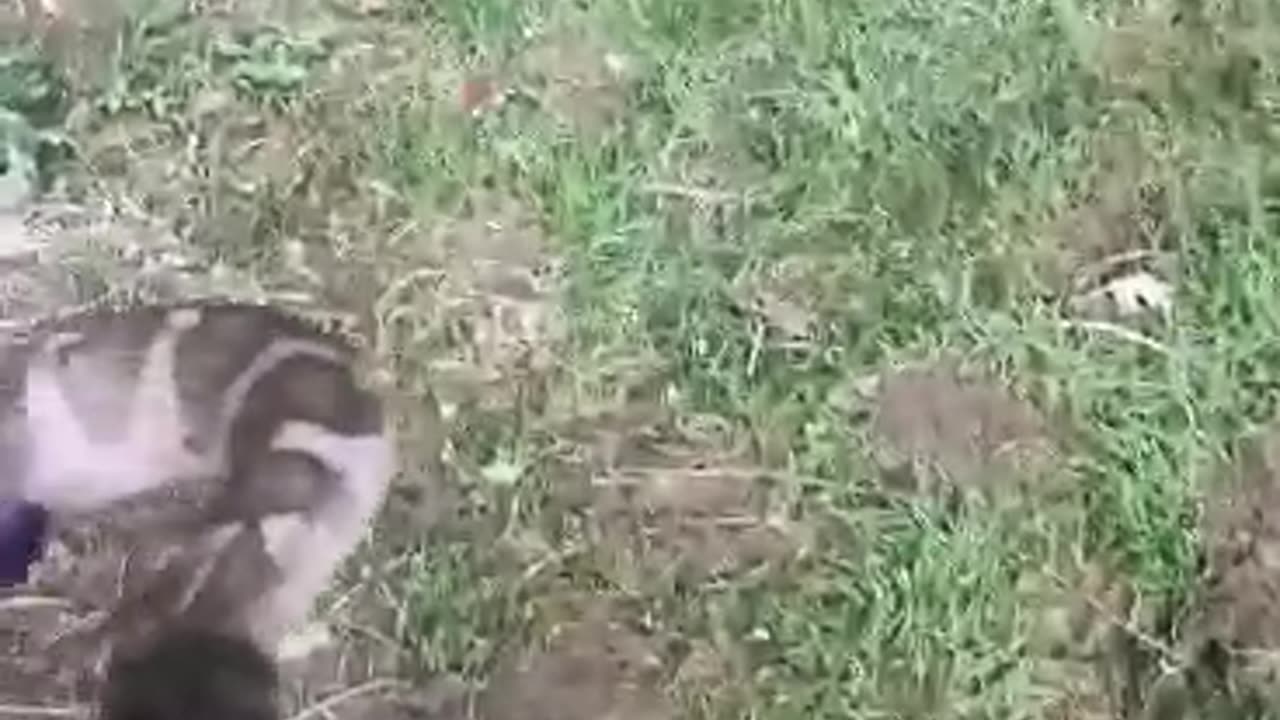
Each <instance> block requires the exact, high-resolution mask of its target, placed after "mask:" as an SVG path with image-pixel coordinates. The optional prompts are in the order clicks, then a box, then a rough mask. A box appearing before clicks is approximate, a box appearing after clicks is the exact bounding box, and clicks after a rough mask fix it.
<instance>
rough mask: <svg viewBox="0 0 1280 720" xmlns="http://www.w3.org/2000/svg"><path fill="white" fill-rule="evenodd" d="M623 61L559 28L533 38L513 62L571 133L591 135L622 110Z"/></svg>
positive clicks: (590, 39) (592, 39) (591, 39)
mask: <svg viewBox="0 0 1280 720" xmlns="http://www.w3.org/2000/svg"><path fill="white" fill-rule="evenodd" d="M628 63H629V60H628V59H627V57H626V55H624V54H623V53H621V52H619V51H617V50H613V49H610V47H609V44H608V43H606V42H604V41H603V40H602V39H601V38H599V37H596V36H594V35H592V34H587V35H586V36H584V35H583V33H582V32H581V31H570V30H560V31H557V32H551V33H548V34H546V35H545V36H543V37H540V38H538V39H537V40H536V41H535V42H534V44H533V46H532V47H531V48H529V49H528V50H526V51H525V52H524V54H523V55H522V56H521V58H520V60H519V66H520V71H521V74H522V75H523V76H525V77H527V78H528V79H529V81H530V83H531V84H532V86H533V87H532V91H533V93H534V95H535V96H536V97H537V98H538V99H539V101H540V102H541V103H542V105H543V106H544V107H545V108H546V109H547V110H548V111H549V112H551V113H552V114H553V115H554V116H555V117H556V118H558V119H559V120H560V121H561V122H563V123H565V124H566V125H568V126H569V127H571V128H573V129H574V130H575V131H577V132H580V133H585V134H596V133H599V132H601V131H604V130H607V129H608V128H610V127H612V126H613V125H614V124H616V123H617V122H618V121H619V120H621V119H622V118H623V116H624V114H625V113H626V108H627V93H628V92H629V87H628V86H629V80H628V75H629V74H630V73H629V71H630V68H629V67H628Z"/></svg>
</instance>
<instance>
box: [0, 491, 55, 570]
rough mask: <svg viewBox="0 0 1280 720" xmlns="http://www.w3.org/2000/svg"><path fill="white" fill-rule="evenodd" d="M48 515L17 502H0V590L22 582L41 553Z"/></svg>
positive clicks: (47, 527) (40, 509)
mask: <svg viewBox="0 0 1280 720" xmlns="http://www.w3.org/2000/svg"><path fill="white" fill-rule="evenodd" d="M48 529H49V513H48V511H47V510H45V509H44V508H43V507H40V506H39V505H34V504H32V503H28V502H23V501H21V500H0V587H3V586H9V585H16V584H19V583H23V582H26V580H27V573H28V570H29V569H30V567H31V565H32V564H33V563H34V562H35V561H36V560H38V559H39V558H40V555H41V554H42V553H43V552H44V543H45V533H46V532H47V531H48Z"/></svg>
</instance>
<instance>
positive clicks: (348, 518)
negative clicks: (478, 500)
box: [0, 303, 394, 651]
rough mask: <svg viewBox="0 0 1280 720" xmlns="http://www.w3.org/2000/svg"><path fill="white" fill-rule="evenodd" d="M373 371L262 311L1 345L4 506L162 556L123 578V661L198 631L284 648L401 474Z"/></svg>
mask: <svg viewBox="0 0 1280 720" xmlns="http://www.w3.org/2000/svg"><path fill="white" fill-rule="evenodd" d="M354 360H355V351H354V349H353V348H352V347H350V346H349V345H348V344H346V343H345V342H344V341H342V340H340V339H338V338H336V337H334V336H332V335H330V334H327V333H325V332H322V331H320V330H318V329H316V328H313V327H312V326H310V325H308V324H306V323H305V322H303V321H301V320H298V319H296V318H293V317H291V316H288V315H286V314H285V313H283V312H281V311H279V310H276V309H273V308H270V307H267V306H260V305H250V304H235V303H220V304H206V305H202V304H198V303H193V304H188V305H183V306H175V307H154V306H138V307H133V308H125V309H114V308H106V307H102V308H95V309H92V310H89V311H86V312H83V313H79V314H74V315H70V316H66V317H61V318H54V319H50V320H44V321H40V322H37V323H35V324H33V325H31V326H30V327H28V328H26V329H24V331H23V332H20V333H16V334H14V335H13V336H12V337H11V338H9V339H8V341H7V342H0V468H4V471H5V473H6V474H5V476H4V477H3V478H0V497H3V498H4V499H5V500H6V501H8V502H19V503H25V504H28V505H36V506H39V507H41V508H44V509H45V510H47V511H48V512H49V513H50V515H51V518H52V522H53V524H54V525H55V527H60V526H64V525H68V524H77V523H79V524H84V523H85V522H86V521H88V522H89V523H90V524H91V525H92V524H94V523H96V524H98V525H100V526H102V527H105V528H108V529H110V530H112V531H116V532H121V533H124V534H126V535H128V536H130V537H131V538H132V542H134V543H135V544H137V545H138V546H140V547H142V548H150V549H152V550H153V551H154V552H151V553H149V557H151V558H152V559H153V560H154V562H152V563H150V564H149V565H148V564H145V563H136V565H138V566H139V569H138V571H137V572H131V573H126V574H124V575H123V576H122V581H121V597H120V598H119V600H118V602H116V603H115V607H114V608H113V609H112V611H111V612H110V613H109V616H108V617H107V619H106V621H105V622H104V623H103V624H102V626H101V627H100V628H99V631H100V634H101V636H102V637H103V638H104V640H106V639H107V638H109V642H110V643H111V644H114V645H117V646H119V647H118V649H122V650H129V648H130V647H133V646H136V647H147V646H148V643H150V642H151V640H150V635H151V634H154V633H155V632H158V631H159V630H160V629H164V628H168V627H170V626H171V625H173V624H174V623H180V624H182V625H183V626H184V627H195V628H200V629H201V630H203V631H210V632H221V633H224V634H230V635H233V636H237V637H244V638H249V639H250V640H251V641H252V642H254V643H257V645H258V647H260V648H263V649H264V650H268V651H270V650H272V649H273V648H274V647H275V646H276V644H278V642H279V641H280V640H281V639H282V637H283V636H284V634H285V633H286V632H287V631H288V630H289V629H291V627H292V626H293V625H295V624H296V623H297V622H299V621H300V620H301V619H303V618H304V617H305V615H306V613H307V612H308V610H309V609H310V607H311V603H312V601H313V599H314V598H315V597H316V595H318V594H319V593H320V592H321V591H322V590H323V589H324V588H325V586H326V585H327V583H328V582H329V579H330V577H331V575H332V573H333V571H334V569H335V568H336V566H337V565H338V563H339V562H340V561H341V560H342V559H343V558H345V557H346V555H347V554H348V553H349V552H350V551H351V550H352V549H353V548H354V547H355V545H356V544H357V543H358V542H359V539H360V537H361V535H362V534H363V532H364V530H365V528H366V526H367V524H368V522H369V521H370V520H371V518H372V516H373V514H374V513H375V512H376V510H377V508H378V507H379V505H380V504H381V501H382V498H383V495H384V493H385V491H386V488H387V485H388V483H389V480H390V477H391V473H392V470H393V464H394V461H393V453H392V448H391V443H390V441H389V439H388V437H387V434H386V432H385V428H384V424H383V417H382V410H381V404H380V402H379V400H378V398H377V397H376V396H375V395H374V394H373V393H371V392H369V391H367V390H365V389H363V388H362V387H360V386H359V384H358V382H357V379H356V373H355V370H354V368H353V363H354ZM4 532H5V528H4V527H3V518H0V536H2V535H3V534H4ZM142 554H146V553H142ZM144 565H145V567H143V566H144ZM165 632H168V630H165Z"/></svg>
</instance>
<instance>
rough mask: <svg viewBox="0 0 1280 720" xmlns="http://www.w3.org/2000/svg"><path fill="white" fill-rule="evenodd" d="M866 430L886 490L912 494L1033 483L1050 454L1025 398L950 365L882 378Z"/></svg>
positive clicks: (996, 490) (993, 491)
mask: <svg viewBox="0 0 1280 720" xmlns="http://www.w3.org/2000/svg"><path fill="white" fill-rule="evenodd" d="M872 427H873V432H874V434H875V436H876V438H877V439H878V440H879V441H880V442H879V444H880V448H879V449H881V450H883V451H884V452H883V453H882V454H881V464H882V466H883V467H884V469H885V471H886V473H885V476H886V478H887V479H889V480H891V481H892V482H891V483H890V484H891V485H894V486H895V487H894V488H892V489H895V490H905V491H908V492H910V493H913V494H924V495H929V496H937V495H939V494H942V495H948V494H950V493H952V492H955V491H959V492H961V493H963V494H968V493H971V492H975V491H976V492H977V493H979V494H982V495H986V496H988V497H992V496H996V495H1000V494H1003V493H1006V492H1008V491H1009V490H1011V489H1015V490H1016V489H1017V488H1018V487H1020V486H1027V485H1028V484H1031V485H1034V483H1035V481H1036V480H1039V479H1041V478H1042V477H1043V475H1044V474H1045V473H1046V471H1048V470H1049V469H1050V468H1051V461H1052V459H1053V454H1054V447H1053V442H1052V439H1051V437H1050V435H1049V431H1048V426H1047V424H1046V422H1045V420H1044V418H1043V417H1041V415H1040V413H1039V412H1038V411H1037V410H1036V409H1035V408H1034V407H1033V406H1032V405H1031V404H1030V403H1029V402H1027V401H1026V400H1024V399H1023V398H1021V397H1019V396H1017V395H1016V394H1014V393H1013V391H1012V390H1010V389H1009V388H1008V387H1005V386H1001V385H999V384H996V383H994V382H992V381H990V380H987V379H981V378H969V377H966V376H965V375H964V374H963V373H962V372H961V371H959V370H958V369H957V368H955V367H951V366H948V365H939V366H933V367H921V368H908V369H903V370H895V371H891V372H888V373H886V374H885V375H884V376H882V377H881V380H880V390H879V396H878V398H877V401H876V409H875V418H874V420H873V426H872ZM1040 489H1041V490H1043V488H1040Z"/></svg>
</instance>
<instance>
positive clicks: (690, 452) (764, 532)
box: [588, 428, 808, 586]
mask: <svg viewBox="0 0 1280 720" xmlns="http://www.w3.org/2000/svg"><path fill="white" fill-rule="evenodd" d="M706 442H707V439H706V438H703V440H702V442H698V441H697V440H695V439H694V438H692V437H689V436H688V435H683V436H682V434H681V433H679V432H678V431H676V430H675V429H673V428H666V429H662V428H652V429H651V430H650V432H648V433H639V434H637V435H634V436H632V437H630V438H629V439H628V440H627V441H626V443H625V445H626V446H625V447H615V448H612V449H611V451H610V454H609V455H608V456H607V459H608V460H609V461H610V464H609V465H605V466H600V467H597V468H595V470H594V472H593V477H592V483H591V485H592V490H591V497H592V499H591V502H590V518H591V519H590V522H589V524H588V525H589V530H588V533H589V537H590V541H591V546H592V547H593V548H594V552H595V556H596V558H597V560H598V561H599V563H600V565H601V567H602V569H603V571H604V572H605V573H606V574H607V575H609V576H611V577H613V578H614V579H615V580H616V581H618V582H620V583H622V584H624V585H628V586H645V585H646V584H647V582H651V581H660V582H667V581H673V580H683V581H689V582H700V581H702V580H706V579H708V578H711V577H718V576H723V575H726V574H736V573H741V572H744V571H747V570H750V569H752V568H761V567H777V566H778V565H779V564H782V563H785V562H786V561H788V560H789V559H792V558H794V557H796V556H797V555H798V554H800V553H802V552H803V551H804V550H805V548H806V547H807V543H808V539H807V533H806V531H805V528H803V527H802V524H801V523H799V522H797V521H796V520H795V519H794V517H793V514H792V513H791V508H790V504H791V503H790V498H789V497H788V493H789V491H790V488H789V487H788V484H787V483H786V482H785V481H783V479H782V478H779V477H778V476H776V475H775V474H773V473H770V472H769V471H767V470H766V469H764V468H761V467H759V466H757V465H754V464H752V463H750V462H748V461H746V460H744V459H743V457H744V456H743V453H741V452H740V451H736V450H724V449H717V448H716V446H714V445H708V444H706ZM601 459H605V458H601Z"/></svg>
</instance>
